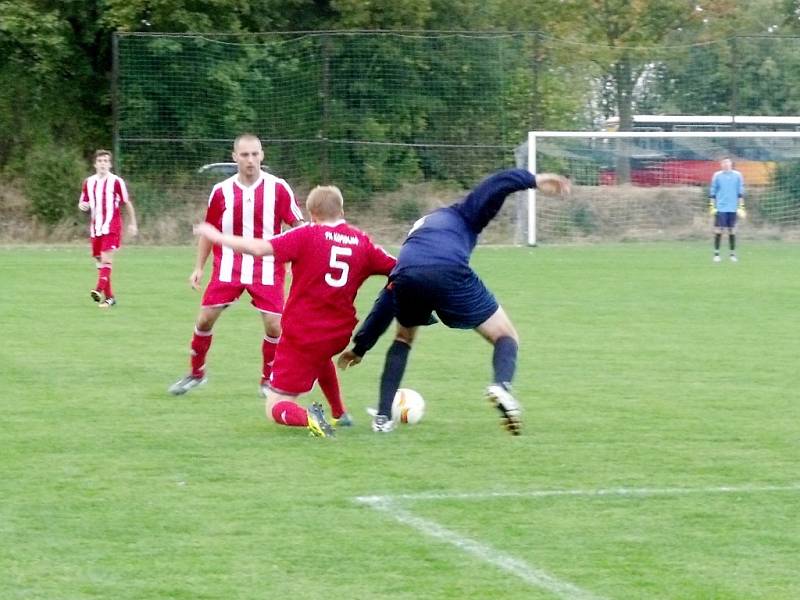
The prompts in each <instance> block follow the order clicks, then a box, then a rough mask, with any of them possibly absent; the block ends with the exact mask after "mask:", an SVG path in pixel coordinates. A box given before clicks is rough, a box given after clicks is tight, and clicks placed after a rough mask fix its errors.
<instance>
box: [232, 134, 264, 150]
mask: <svg viewBox="0 0 800 600" xmlns="http://www.w3.org/2000/svg"><path fill="white" fill-rule="evenodd" d="M243 140H246V141H248V142H258V143H259V145H261V140H260V139H259V138H258V136H257V135H256V134H254V133H242V134H239V135H237V136H236V139H235V140H233V151H234V152H236V149H237V148H238V147H239V142H241V141H243Z"/></svg>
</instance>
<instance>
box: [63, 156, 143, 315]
mask: <svg viewBox="0 0 800 600" xmlns="http://www.w3.org/2000/svg"><path fill="white" fill-rule="evenodd" d="M94 170H95V174H94V175H92V176H90V177H87V178H86V179H84V181H83V187H82V189H81V196H80V199H79V200H78V208H79V209H80V210H82V211H84V212H89V213H90V216H91V220H90V221H89V237H90V240H91V243H92V256H93V257H94V259H95V263H96V264H97V270H98V274H97V284H96V285H95V287H94V289H92V290H91V291H90V292H89V295H90V296H91V297H92V300H94V301H95V302H100V305H99V306H100V308H110V307H111V306H114V305H115V304H116V303H117V301H116V299H115V297H114V292H113V291H112V288H111V267H112V264H113V262H114V253H115V252H116V251H117V250H119V248H120V246H121V245H122V218H121V217H120V214H119V213H120V210H119V207H120V205H123V206H125V208H126V210H127V211H128V233H129V234H130V235H132V236H135V235H136V234H137V233H138V232H139V228H138V226H137V225H136V211H135V210H134V208H133V202H131V199H130V197H129V196H128V188H127V186H126V185H125V181H124V180H123V179H122V177H119V176H117V175H115V174H114V173H112V172H111V152H109V151H108V150H97V151H96V152H95V153H94Z"/></svg>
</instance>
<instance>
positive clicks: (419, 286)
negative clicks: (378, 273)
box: [391, 266, 499, 329]
mask: <svg viewBox="0 0 800 600" xmlns="http://www.w3.org/2000/svg"><path fill="white" fill-rule="evenodd" d="M391 286H392V289H393V290H394V303H395V307H394V308H395V317H396V318H397V321H398V322H399V323H400V324H401V325H403V326H404V327H418V326H420V325H428V324H430V322H431V320H430V319H431V313H432V312H433V311H436V314H437V316H438V317H439V319H440V320H441V321H442V323H444V324H445V325H447V326H448V327H452V328H454V329H474V328H475V327H477V326H478V325H480V324H481V323H483V322H484V321H485V320H486V319H488V318H489V317H491V316H492V315H493V314H494V313H495V311H497V308H498V307H499V305H498V304H497V300H495V298H494V295H493V294H492V293H491V292H490V291H489V290H488V288H487V287H486V286H485V285H484V284H483V282H482V281H481V280H480V278H479V277H478V276H477V275H476V274H475V272H474V271H473V270H472V269H470V268H469V267H445V266H436V267H412V268H409V269H403V270H402V271H400V273H398V274H396V275H395V276H394V277H392V281H391Z"/></svg>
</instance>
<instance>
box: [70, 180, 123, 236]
mask: <svg viewBox="0 0 800 600" xmlns="http://www.w3.org/2000/svg"><path fill="white" fill-rule="evenodd" d="M80 202H88V203H89V209H90V210H91V213H90V214H91V220H90V221H89V235H90V236H91V237H98V236H101V235H108V234H110V233H116V234H119V233H120V231H121V230H122V219H121V218H120V216H119V205H120V204H125V203H126V202H128V188H127V186H126V185H125V181H124V180H123V179H122V177H119V176H117V175H114V174H113V173H109V174H108V175H106V176H105V177H103V178H100V177H98V176H97V175H92V176H90V177H87V178H86V179H84V180H83V189H82V190H81V197H80Z"/></svg>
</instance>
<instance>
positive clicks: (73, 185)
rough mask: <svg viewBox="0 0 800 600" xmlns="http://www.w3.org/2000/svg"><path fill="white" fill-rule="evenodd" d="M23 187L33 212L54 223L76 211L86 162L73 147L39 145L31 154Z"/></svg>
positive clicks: (48, 223) (40, 219)
mask: <svg viewBox="0 0 800 600" xmlns="http://www.w3.org/2000/svg"><path fill="white" fill-rule="evenodd" d="M27 164H28V167H27V169H26V171H25V176H24V185H23V190H24V192H25V196H26V197H27V198H28V200H29V201H30V208H29V210H30V212H31V214H32V215H33V216H35V217H36V218H37V219H38V220H39V221H41V222H42V223H45V224H47V225H55V224H56V223H58V222H59V221H60V220H61V219H63V218H64V217H65V216H66V215H68V214H71V213H72V212H74V211H76V210H77V204H78V196H79V195H80V190H81V183H82V181H83V178H84V177H86V175H87V167H86V162H85V161H84V160H83V158H82V157H81V155H80V153H79V152H78V151H77V150H75V149H73V148H61V147H58V146H55V145H52V144H46V145H42V146H37V147H36V148H34V149H33V150H31V152H30V153H29V154H28V159H27Z"/></svg>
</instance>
